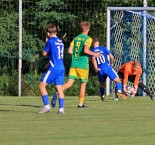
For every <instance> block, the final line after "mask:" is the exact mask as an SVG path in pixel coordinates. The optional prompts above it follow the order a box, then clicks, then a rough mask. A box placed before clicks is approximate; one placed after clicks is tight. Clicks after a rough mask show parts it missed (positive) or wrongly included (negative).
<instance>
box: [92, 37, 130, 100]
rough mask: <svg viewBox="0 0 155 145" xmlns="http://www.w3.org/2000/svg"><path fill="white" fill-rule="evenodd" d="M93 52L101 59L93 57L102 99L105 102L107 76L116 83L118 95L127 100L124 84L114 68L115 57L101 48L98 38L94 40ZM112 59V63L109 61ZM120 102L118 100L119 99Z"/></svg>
mask: <svg viewBox="0 0 155 145" xmlns="http://www.w3.org/2000/svg"><path fill="white" fill-rule="evenodd" d="M93 46H94V48H93V49H92V51H93V52H98V53H100V56H99V57H96V58H95V57H92V63H93V65H94V68H95V70H96V72H97V74H98V79H99V82H100V98H101V100H102V101H103V100H104V86H105V81H106V78H107V76H108V77H109V78H110V79H111V80H112V81H114V82H115V83H116V90H117V95H118V96H119V97H121V98H122V99H127V96H125V95H124V94H122V83H121V80H120V79H119V77H118V75H117V73H116V71H115V70H114V69H113V68H112V66H113V63H114V57H113V55H112V54H111V52H110V51H109V50H108V49H107V48H106V47H104V46H100V43H99V40H98V39H97V38H94V39H93ZM108 56H109V58H110V62H109V60H108ZM117 100H118V99H117Z"/></svg>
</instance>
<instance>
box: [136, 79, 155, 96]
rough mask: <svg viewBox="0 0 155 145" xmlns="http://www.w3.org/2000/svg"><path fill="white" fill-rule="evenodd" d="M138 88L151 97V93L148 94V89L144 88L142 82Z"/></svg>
mask: <svg viewBox="0 0 155 145" xmlns="http://www.w3.org/2000/svg"><path fill="white" fill-rule="evenodd" d="M138 87H139V88H141V89H142V90H143V91H144V92H145V93H146V94H147V95H149V96H150V97H153V93H151V92H150V90H149V88H148V87H146V86H145V85H144V84H143V82H139V84H138Z"/></svg>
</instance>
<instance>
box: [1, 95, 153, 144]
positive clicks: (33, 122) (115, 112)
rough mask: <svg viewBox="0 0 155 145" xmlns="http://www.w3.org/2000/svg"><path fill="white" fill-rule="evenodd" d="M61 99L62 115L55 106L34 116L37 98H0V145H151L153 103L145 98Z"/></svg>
mask: <svg viewBox="0 0 155 145" xmlns="http://www.w3.org/2000/svg"><path fill="white" fill-rule="evenodd" d="M85 102H86V105H87V106H88V108H87V109H77V104H78V97H77V96H70V97H69V96H66V97H65V114H64V115H60V114H57V111H58V103H57V106H56V107H55V108H54V109H52V110H51V112H50V113H47V114H37V113H36V112H37V111H38V110H40V108H41V107H42V106H43V104H42V100H41V97H5V96H1V97H0V145H10V144H11V145H155V102H154V101H151V99H150V98H149V97H135V98H132V99H129V100H127V101H126V100H119V101H114V100H113V98H112V96H108V97H106V99H105V101H104V102H102V101H101V100H100V98H99V97H98V96H86V99H85Z"/></svg>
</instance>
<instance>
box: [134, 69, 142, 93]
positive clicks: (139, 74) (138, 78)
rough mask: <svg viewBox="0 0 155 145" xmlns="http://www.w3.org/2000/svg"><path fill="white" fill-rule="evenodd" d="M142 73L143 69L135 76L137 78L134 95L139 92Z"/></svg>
mask: <svg viewBox="0 0 155 145" xmlns="http://www.w3.org/2000/svg"><path fill="white" fill-rule="evenodd" d="M141 74H142V71H141V70H139V71H138V72H137V74H136V77H135V80H134V95H135V94H136V93H137V90H138V83H139V80H140V76H141Z"/></svg>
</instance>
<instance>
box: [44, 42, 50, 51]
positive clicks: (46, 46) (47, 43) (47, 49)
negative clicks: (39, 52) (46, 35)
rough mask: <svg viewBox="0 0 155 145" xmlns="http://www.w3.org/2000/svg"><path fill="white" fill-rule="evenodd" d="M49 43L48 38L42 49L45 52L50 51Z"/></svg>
mask: <svg viewBox="0 0 155 145" xmlns="http://www.w3.org/2000/svg"><path fill="white" fill-rule="evenodd" d="M50 43H51V42H50V41H49V40H48V41H47V42H46V45H45V47H44V51H46V52H47V53H49V52H50Z"/></svg>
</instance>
